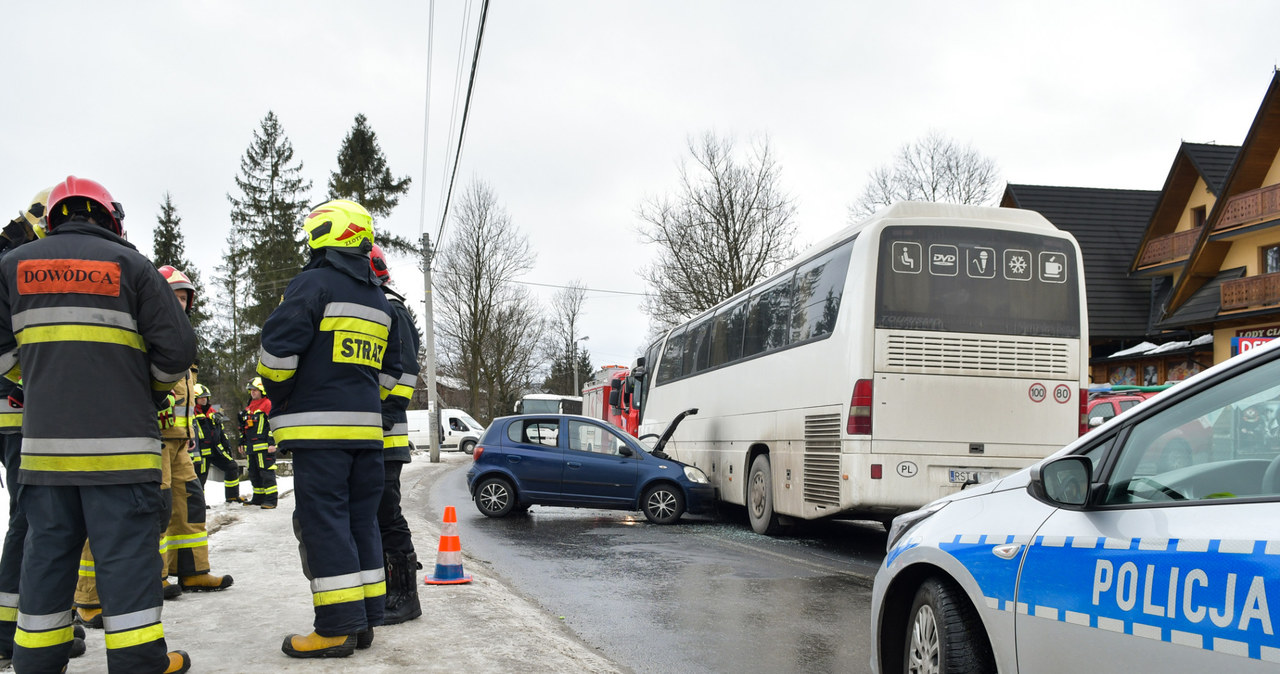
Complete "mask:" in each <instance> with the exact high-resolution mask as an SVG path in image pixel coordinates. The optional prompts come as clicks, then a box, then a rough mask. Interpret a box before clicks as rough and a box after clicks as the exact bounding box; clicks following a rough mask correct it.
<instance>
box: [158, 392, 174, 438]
mask: <svg viewBox="0 0 1280 674" xmlns="http://www.w3.org/2000/svg"><path fill="white" fill-rule="evenodd" d="M165 401H166V403H167V404H166V405H165V406H164V407H162V408H160V410H159V411H157V412H156V421H157V422H158V423H159V424H160V430H162V431H163V430H165V429H168V428H173V427H174V426H176V425H177V424H178V420H177V418H176V417H175V416H174V414H173V406H174V405H175V404H177V402H178V398H177V396H175V395H173V394H172V393H170V394H168V395H167V396H165Z"/></svg>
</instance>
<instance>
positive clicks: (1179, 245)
mask: <svg viewBox="0 0 1280 674" xmlns="http://www.w3.org/2000/svg"><path fill="white" fill-rule="evenodd" d="M1199 238H1200V228H1198V227H1197V228H1195V229H1188V230H1186V231H1182V232H1174V233H1173V234H1165V235H1164V236H1157V237H1156V238H1154V239H1152V240H1150V241H1148V242H1147V245H1146V247H1145V248H1143V249H1142V257H1141V258H1139V259H1138V266H1139V267H1147V266H1150V265H1153V264H1160V263H1163V262H1172V261H1174V260H1181V259H1185V258H1186V257H1187V256H1188V255H1190V254H1191V251H1192V250H1193V249H1194V248H1195V247H1196V240H1197V239H1199Z"/></svg>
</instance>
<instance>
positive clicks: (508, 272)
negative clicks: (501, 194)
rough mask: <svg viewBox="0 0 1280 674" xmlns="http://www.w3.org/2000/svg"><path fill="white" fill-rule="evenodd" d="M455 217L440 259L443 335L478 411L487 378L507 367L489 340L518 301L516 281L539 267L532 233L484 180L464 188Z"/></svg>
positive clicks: (451, 364)
mask: <svg viewBox="0 0 1280 674" xmlns="http://www.w3.org/2000/svg"><path fill="white" fill-rule="evenodd" d="M453 220H454V227H453V231H452V233H451V234H452V236H451V237H450V240H449V243H448V244H447V245H445V246H444V247H443V248H442V249H441V251H440V257H439V260H438V264H437V268H438V269H439V270H440V274H439V275H438V276H437V277H436V279H437V280H436V282H435V286H436V292H437V293H438V296H439V298H440V306H439V308H438V309H437V321H438V323H437V325H438V330H439V332H438V335H439V337H440V346H441V353H442V355H443V361H444V362H445V365H446V368H447V369H448V371H449V373H450V374H451V375H453V376H456V377H458V378H460V379H463V380H464V381H466V382H467V387H468V388H469V389H470V396H471V397H470V409H471V411H473V412H475V411H478V410H480V409H482V408H481V405H480V393H481V389H482V387H483V386H484V385H485V384H487V383H488V382H487V381H486V379H494V378H495V377H496V374H495V373H494V372H493V371H492V370H493V369H494V368H495V367H497V368H500V367H501V364H500V363H497V362H493V361H491V358H490V355H489V354H487V353H486V348H488V347H489V346H490V345H489V344H488V341H489V340H490V339H491V338H494V337H495V335H496V333H497V331H498V330H499V328H500V323H501V322H502V320H503V318H504V317H503V316H502V315H501V314H502V310H503V309H504V308H506V307H508V306H510V305H511V304H512V303H513V301H514V300H513V298H514V297H515V296H514V295H513V291H512V289H511V284H512V282H513V281H514V280H515V279H517V278H519V277H520V276H521V275H522V274H524V273H526V272H528V271H529V270H530V269H532V268H533V260H534V256H533V253H532V251H531V250H530V248H529V240H528V238H527V237H525V236H524V235H523V234H521V233H520V232H519V231H518V230H517V229H516V228H515V226H514V225H512V223H511V218H510V216H508V215H507V213H506V210H505V209H503V208H502V206H501V205H499V204H498V200H497V197H496V196H495V195H494V193H493V190H492V189H491V188H490V187H489V186H488V185H487V184H485V183H484V182H482V181H473V182H472V184H471V185H470V186H469V187H467V189H466V190H465V191H464V192H463V194H462V195H461V197H460V198H459V200H458V202H457V211H456V215H455V216H454V219H453ZM506 318H510V316H508V317H506ZM535 343H536V342H535Z"/></svg>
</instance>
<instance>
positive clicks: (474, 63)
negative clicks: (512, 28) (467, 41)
mask: <svg viewBox="0 0 1280 674" xmlns="http://www.w3.org/2000/svg"><path fill="white" fill-rule="evenodd" d="M488 16H489V0H484V4H482V5H480V28H479V29H478V30H477V31H476V49H475V53H474V55H472V57H471V77H470V79H469V80H468V81H467V99H466V103H464V104H463V106H462V123H461V124H460V125H459V129H458V148H457V150H456V153H455V154H454V157H453V171H452V172H451V174H450V176H449V190H448V191H447V192H446V193H445V197H444V209H443V211H442V212H441V213H440V228H439V229H438V230H436V241H437V242H439V241H440V237H441V236H442V235H443V234H444V223H445V221H446V220H447V219H448V217H449V202H450V201H451V200H452V198H453V184H454V182H455V181H456V180H457V178H458V164H459V163H460V162H461V160H462V144H463V141H465V140H466V137H467V116H468V114H469V113H470V112H471V95H472V94H473V93H475V86H476V69H477V68H478V67H479V65H480V47H481V45H483V44H484V24H485V19H487V18H488ZM437 245H438V244H437Z"/></svg>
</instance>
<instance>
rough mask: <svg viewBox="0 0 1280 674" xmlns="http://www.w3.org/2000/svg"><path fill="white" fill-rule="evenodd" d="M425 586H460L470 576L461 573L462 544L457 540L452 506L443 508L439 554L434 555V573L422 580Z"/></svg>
mask: <svg viewBox="0 0 1280 674" xmlns="http://www.w3.org/2000/svg"><path fill="white" fill-rule="evenodd" d="M423 580H424V582H425V583H426V584H427V585H461V584H463V583H470V582H471V576H468V575H467V574H465V573H463V572H462V542H461V541H459V540H458V512H457V511H456V510H454V509H453V506H445V508H444V524H442V525H441V526H440V552H439V553H438V554H437V555H436V572H435V573H433V574H430V575H428V576H427V577H426V578H425V579H423Z"/></svg>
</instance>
